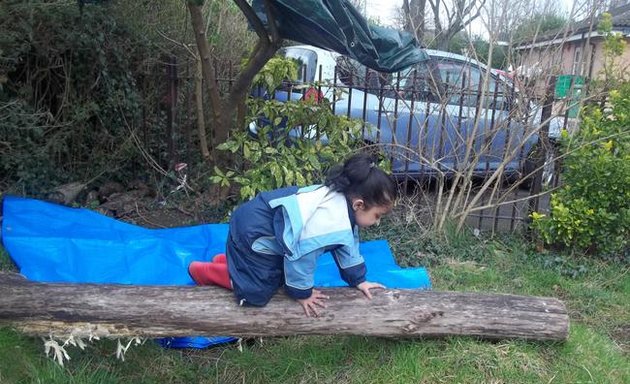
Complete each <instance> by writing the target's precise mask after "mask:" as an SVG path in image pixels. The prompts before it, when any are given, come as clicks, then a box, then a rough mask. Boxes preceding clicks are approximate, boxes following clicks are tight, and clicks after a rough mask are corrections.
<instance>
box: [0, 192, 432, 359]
mask: <svg viewBox="0 0 630 384" xmlns="http://www.w3.org/2000/svg"><path fill="white" fill-rule="evenodd" d="M3 215H4V217H3V221H2V232H1V235H2V243H3V245H4V247H5V249H6V250H7V252H8V253H9V256H11V258H12V259H13V261H14V262H15V263H16V265H17V266H18V268H19V269H20V273H21V274H22V275H24V276H25V277H26V278H28V279H30V280H34V281H40V282H72V283H116V284H135V285H194V284H195V283H194V282H193V281H192V279H191V278H190V276H189V275H188V264H190V262H192V261H195V260H202V261H205V260H210V259H211V258H212V256H214V255H215V254H217V253H222V252H225V241H226V239H227V232H228V225H227V224H204V225H195V226H188V227H177V228H168V229H148V228H143V227H140V226H137V225H133V224H128V223H124V222H121V221H118V220H115V219H112V218H110V217H107V216H105V215H102V214H99V213H97V212H94V211H90V210H88V209H83V208H69V207H65V206H61V205H57V204H52V203H47V202H44V201H40V200H34V199H27V198H21V197H15V196H6V197H5V198H4V205H3ZM360 250H361V254H362V255H363V257H364V258H365V262H366V266H367V269H368V275H367V279H368V280H370V281H377V282H380V283H382V284H384V285H385V286H387V287H390V288H411V289H418V288H421V289H422V288H424V289H430V288H431V281H430V279H429V275H428V273H427V271H426V270H425V269H424V268H400V267H399V266H398V265H397V264H396V262H395V260H394V257H393V255H392V253H391V250H390V248H389V245H388V244H387V242H386V241H384V240H376V241H368V242H364V243H361V246H360ZM315 284H316V286H320V287H336V286H345V285H346V284H345V283H344V282H343V280H341V277H340V276H339V272H338V270H337V266H336V265H335V262H334V260H333V258H332V256H331V255H330V254H325V255H323V256H322V257H320V258H319V260H318V265H317V270H316V274H315ZM233 339H234V338H232V337H227V336H217V337H211V338H208V337H194V336H193V337H187V338H186V337H184V338H166V339H162V340H161V341H159V342H160V344H161V345H163V346H164V347H173V348H178V347H179V348H181V347H188V348H205V347H208V346H212V345H216V344H222V343H225V342H228V341H231V340H233Z"/></svg>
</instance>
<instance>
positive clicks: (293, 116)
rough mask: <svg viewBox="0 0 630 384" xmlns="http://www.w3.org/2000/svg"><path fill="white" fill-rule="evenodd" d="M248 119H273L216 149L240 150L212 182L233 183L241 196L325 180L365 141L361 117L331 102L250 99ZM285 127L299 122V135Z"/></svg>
mask: <svg viewBox="0 0 630 384" xmlns="http://www.w3.org/2000/svg"><path fill="white" fill-rule="evenodd" d="M249 109H250V112H251V117H250V119H249V120H248V121H253V120H255V119H257V117H258V116H265V119H267V120H268V121H269V122H270V124H269V125H264V126H263V124H258V131H257V134H256V135H251V134H250V133H249V132H247V131H241V132H236V133H234V134H233V135H232V136H231V137H230V139H229V140H228V141H227V142H225V143H223V144H221V145H220V146H219V147H218V148H219V149H221V150H227V151H230V152H231V153H233V154H238V155H239V156H235V158H238V159H240V161H238V162H237V163H235V164H234V165H235V166H234V167H232V168H231V169H229V170H221V169H219V168H215V174H214V176H212V177H211V181H212V182H214V183H219V184H221V185H223V186H229V185H232V184H233V183H235V184H236V185H238V186H239V187H240V198H241V199H242V200H247V199H249V198H251V197H253V196H255V195H256V194H257V193H258V192H261V191H266V190H271V189H275V188H280V187H283V186H288V185H299V186H304V185H309V184H313V183H317V182H321V181H323V178H324V173H325V171H326V169H327V168H328V167H330V166H331V165H334V164H336V163H338V162H340V161H341V160H342V159H344V158H345V157H347V156H348V154H349V153H351V152H352V151H354V150H356V149H357V148H359V147H360V146H361V144H362V141H361V140H360V139H358V138H360V135H361V130H362V129H363V122H362V121H359V120H352V119H348V118H346V117H345V116H336V115H334V114H333V113H332V111H331V109H330V105H329V104H328V103H327V102H322V103H320V104H317V103H316V102H314V101H289V102H286V103H282V102H279V101H276V100H262V99H252V100H250V102H249ZM287 127H298V128H297V129H298V130H299V131H300V132H299V135H296V134H295V132H296V131H294V133H293V134H290V133H289V131H290V129H289V128H287Z"/></svg>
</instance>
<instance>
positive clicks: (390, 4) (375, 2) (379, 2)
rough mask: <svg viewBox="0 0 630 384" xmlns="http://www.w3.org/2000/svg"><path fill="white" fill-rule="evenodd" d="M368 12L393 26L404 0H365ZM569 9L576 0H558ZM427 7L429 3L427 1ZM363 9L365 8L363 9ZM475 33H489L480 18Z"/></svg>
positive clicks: (475, 25) (473, 29)
mask: <svg viewBox="0 0 630 384" xmlns="http://www.w3.org/2000/svg"><path fill="white" fill-rule="evenodd" d="M365 1H366V6H365V8H366V12H367V16H368V17H369V18H375V19H379V20H380V22H381V24H382V25H385V26H392V25H393V23H394V20H395V18H396V14H397V10H398V9H400V8H401V7H402V3H403V1H402V0H365ZM558 1H559V2H560V3H561V4H562V5H563V7H564V9H566V10H567V13H568V10H569V9H570V8H571V5H572V4H573V1H574V0H558ZM427 7H429V4H428V3H427ZM361 11H363V10H361ZM471 32H472V33H473V34H479V35H487V32H486V31H485V27H484V26H483V23H482V22H481V21H479V20H477V21H475V22H473V23H472V25H471Z"/></svg>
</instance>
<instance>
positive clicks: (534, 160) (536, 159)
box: [521, 143, 558, 189]
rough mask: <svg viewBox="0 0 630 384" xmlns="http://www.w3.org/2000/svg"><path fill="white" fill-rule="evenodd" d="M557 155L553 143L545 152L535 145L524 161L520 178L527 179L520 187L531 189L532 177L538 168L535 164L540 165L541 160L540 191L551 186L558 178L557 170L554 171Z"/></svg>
mask: <svg viewBox="0 0 630 384" xmlns="http://www.w3.org/2000/svg"><path fill="white" fill-rule="evenodd" d="M557 153H558V148H557V146H556V145H555V144H553V143H552V144H551V145H550V148H549V149H548V150H546V151H545V150H544V148H543V147H542V146H540V145H539V144H536V145H535V146H534V148H533V149H532V150H531V152H530V153H529V155H528V156H527V159H525V163H524V165H523V169H522V171H521V173H522V177H527V179H525V180H523V181H522V182H521V186H522V187H523V188H527V189H529V188H531V186H532V184H533V181H534V177H535V176H536V173H535V171H536V170H537V168H538V167H539V166H538V165H537V164H540V161H541V160H542V161H543V165H542V178H541V187H542V189H546V188H549V187H550V186H552V185H553V183H554V182H555V180H556V178H557V177H558V175H557V173H558V170H557V169H556V165H557V164H556V158H557Z"/></svg>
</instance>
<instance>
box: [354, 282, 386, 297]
mask: <svg viewBox="0 0 630 384" xmlns="http://www.w3.org/2000/svg"><path fill="white" fill-rule="evenodd" d="M374 288H378V289H385V286H384V285H383V284H379V283H372V282H371V281H364V282H362V283H361V284H359V285H357V289H358V290H359V291H361V292H363V294H364V295H365V296H367V298H368V299H372V294H371V293H370V289H374Z"/></svg>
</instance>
